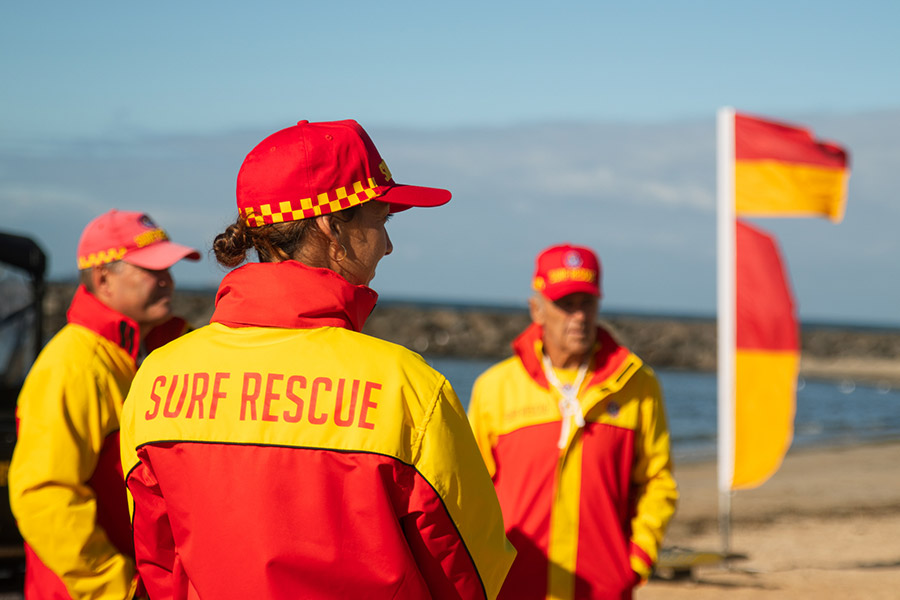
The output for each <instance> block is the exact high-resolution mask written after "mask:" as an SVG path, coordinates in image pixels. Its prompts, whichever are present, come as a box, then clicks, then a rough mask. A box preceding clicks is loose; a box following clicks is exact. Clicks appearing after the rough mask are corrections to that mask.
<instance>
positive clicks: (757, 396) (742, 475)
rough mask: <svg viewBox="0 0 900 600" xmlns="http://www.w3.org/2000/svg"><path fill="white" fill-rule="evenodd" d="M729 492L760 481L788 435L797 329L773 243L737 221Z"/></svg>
mask: <svg viewBox="0 0 900 600" xmlns="http://www.w3.org/2000/svg"><path fill="white" fill-rule="evenodd" d="M735 224H736V228H737V231H736V237H735V250H736V259H737V260H736V271H735V276H736V282H737V294H736V301H737V302H736V303H737V306H736V315H735V316H736V319H735V326H736V327H735V334H736V340H735V382H734V383H735V386H734V390H735V398H736V402H735V437H734V474H733V479H732V483H731V487H732V489H742V488H752V487H756V486H758V485H760V484H762V483H763V482H765V481H766V480H767V479H768V478H769V477H770V476H771V475H772V474H773V473H774V472H775V471H777V470H778V467H780V466H781V461H782V459H783V457H784V455H785V453H786V452H787V450H788V448H789V447H790V445H791V440H792V439H793V435H794V412H795V395H796V384H797V371H798V367H799V361H800V351H799V343H798V339H799V329H798V325H797V317H796V311H795V307H794V300H793V297H792V294H791V290H790V283H789V281H790V280H789V278H788V275H787V272H786V270H785V268H784V266H783V263H782V260H781V256H780V254H779V252H778V248H777V245H776V242H775V239H774V238H772V237H771V236H770V235H768V234H767V233H765V232H763V231H762V230H760V229H757V228H754V227H751V226H750V225H748V224H746V223H744V222H742V221H740V220H737V221H736V222H735Z"/></svg>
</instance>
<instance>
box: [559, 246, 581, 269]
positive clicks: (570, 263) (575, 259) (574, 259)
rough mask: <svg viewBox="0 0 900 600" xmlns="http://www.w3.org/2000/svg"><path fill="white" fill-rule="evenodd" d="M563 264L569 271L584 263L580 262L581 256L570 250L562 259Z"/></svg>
mask: <svg viewBox="0 0 900 600" xmlns="http://www.w3.org/2000/svg"><path fill="white" fill-rule="evenodd" d="M563 264H564V265H566V267H568V268H570V269H574V268H576V267H580V266H581V265H582V264H584V261H583V260H581V255H580V254H579V253H577V252H575V251H574V250H571V251H569V252H567V253H566V256H565V258H563Z"/></svg>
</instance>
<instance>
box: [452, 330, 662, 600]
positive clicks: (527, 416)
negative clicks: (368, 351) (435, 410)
mask: <svg viewBox="0 0 900 600" xmlns="http://www.w3.org/2000/svg"><path fill="white" fill-rule="evenodd" d="M541 339H542V331H541V328H540V327H539V326H538V325H531V326H530V327H529V328H528V329H527V330H526V331H525V332H524V333H522V334H521V335H520V336H519V337H518V338H517V339H516V340H515V341H514V342H513V349H514V351H515V356H513V357H511V358H509V359H507V360H505V361H503V362H501V363H499V364H497V365H495V366H493V367H491V368H490V369H489V370H488V371H486V372H485V373H483V374H482V375H481V376H480V377H479V378H478V379H477V380H476V382H475V385H474V387H473V391H472V400H471V403H470V405H469V418H470V421H471V423H472V428H473V430H474V432H475V437H476V440H477V441H478V444H479V447H480V449H481V453H482V457H483V458H484V461H485V463H486V464H487V466H488V471H489V472H490V473H491V476H492V477H493V480H494V485H495V487H496V489H497V495H498V497H499V499H500V505H501V506H502V508H503V517H504V520H505V523H506V530H507V535H508V537H509V539H510V541H511V542H512V543H513V545H514V546H515V547H516V549H517V551H518V555H517V558H516V561H515V563H514V564H513V567H512V569H511V570H510V573H509V576H508V577H507V580H506V583H505V584H504V587H503V590H502V592H501V594H500V597H502V598H515V599H517V600H521V599H529V598H544V597H547V598H551V597H552V598H616V599H618V598H630V597H631V590H632V588H633V587H634V586H635V585H636V584H637V583H639V581H640V580H641V579H646V578H647V577H649V575H650V571H651V568H652V565H653V564H654V562H655V561H656V558H657V556H658V550H659V545H660V543H661V541H662V537H663V533H664V531H665V528H666V525H667V523H668V521H669V519H670V518H671V516H672V514H673V512H674V509H675V503H676V500H677V495H678V494H677V489H676V485H675V481H674V479H673V477H672V473H671V469H672V466H671V459H670V453H669V433H668V428H667V425H666V416H665V411H664V407H663V402H662V396H661V392H660V388H659V385H658V383H657V380H656V377H655V376H654V374H653V372H652V371H651V370H650V369H649V368H648V367H646V366H644V365H643V363H642V361H641V360H640V359H639V358H638V357H637V356H636V355H634V354H633V353H631V352H629V351H628V349H627V348H624V347H622V346H620V345H619V344H618V343H617V342H616V341H615V340H614V339H613V338H612V336H610V335H609V333H607V332H606V331H605V330H603V329H602V328H599V329H598V335H597V340H598V341H597V346H596V347H595V351H594V354H593V356H592V358H591V363H590V368H589V370H588V372H587V375H586V378H585V383H584V384H583V385H582V386H581V389H580V391H579V394H578V400H579V403H580V404H581V410H582V412H583V415H584V421H585V425H584V427H581V428H579V427H577V426H575V425H574V424H573V423H570V424H569V427H568V437H567V438H565V439H564V440H563V441H562V443H563V444H564V446H565V447H564V448H562V449H560V448H559V444H560V436H561V432H563V434H565V431H566V429H565V428H564V427H563V422H562V419H561V417H560V408H559V404H558V403H559V400H560V398H561V396H560V394H559V393H558V392H557V391H556V390H555V389H554V388H553V387H552V386H550V385H549V383H548V381H547V377H546V375H545V374H544V370H543V365H542V362H541V357H542V354H543V344H542V341H541ZM570 418H571V417H570Z"/></svg>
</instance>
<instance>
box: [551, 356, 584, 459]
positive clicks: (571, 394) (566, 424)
mask: <svg viewBox="0 0 900 600" xmlns="http://www.w3.org/2000/svg"><path fill="white" fill-rule="evenodd" d="M543 361H544V375H545V376H546V377H547V381H548V382H549V383H550V385H552V386H553V387H554V388H556V391H557V392H559V395H560V396H562V398H561V399H560V401H559V414H560V415H562V428H561V429H560V431H559V443H558V444H557V445H558V446H559V448H560V450H562V449H563V448H565V447H566V443H567V442H568V441H569V432H570V431H571V429H572V418H574V419H575V425H576V427H579V428H580V427H584V414H583V413H582V411H581V403H580V402H578V390H579V389H581V383H582V382H583V381H584V376H585V374H586V373H587V368H588V362H590V361H589V360H586V361H585V362H583V363H581V366H580V367H578V374H577V375H576V376H575V382H574V383H572V384H568V383H567V384H565V385H563V384H561V383H560V382H559V378H558V377H557V376H556V373H554V372H553V365H552V364H550V359H549V358H547V355H546V354H545V355H544V356H543Z"/></svg>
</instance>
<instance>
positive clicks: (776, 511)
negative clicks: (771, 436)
mask: <svg viewBox="0 0 900 600" xmlns="http://www.w3.org/2000/svg"><path fill="white" fill-rule="evenodd" d="M675 475H676V478H677V479H678V482H679V486H680V489H681V501H680V503H679V508H678V511H677V513H676V515H675V517H674V519H673V520H672V523H671V525H670V527H669V531H668V534H667V536H666V540H665V546H667V547H679V548H689V549H692V550H703V551H720V550H721V549H722V541H721V537H720V534H719V531H718V525H717V516H716V515H717V510H718V508H717V506H718V494H717V491H716V465H715V463H714V462H704V463H684V464H678V465H676V473H675ZM731 551H732V552H734V553H739V554H743V555H746V559H743V560H736V561H733V562H732V563H731V565H730V566H729V567H728V568H726V567H723V566H704V567H697V568H695V569H694V571H693V573H692V576H691V577H690V578H687V579H678V580H663V579H659V578H654V579H652V580H651V581H650V582H649V583H648V584H646V585H645V586H644V587H643V588H641V589H640V590H638V592H637V593H636V595H635V597H636V599H637V600H656V599H663V598H665V599H667V600H682V599H684V600H687V599H691V600H706V599H709V600H712V599H714V598H715V599H718V598H729V599H732V598H733V599H744V598H791V599H794V598H816V599H826V600H828V599H832V598H834V599H837V598H841V599H843V598H867V599H869V598H900V441H893V442H885V443H879V444H868V445H862V446H847V447H835V448H820V449H796V450H792V451H791V452H789V453H788V456H787V457H786V459H785V461H784V464H783V465H782V467H781V469H779V471H778V472H777V473H776V474H775V475H774V476H773V477H772V478H771V479H770V480H769V481H767V482H766V483H764V484H763V485H762V486H760V487H758V488H756V489H753V490H746V491H740V492H736V493H735V494H734V496H733V499H732V533H731Z"/></svg>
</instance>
